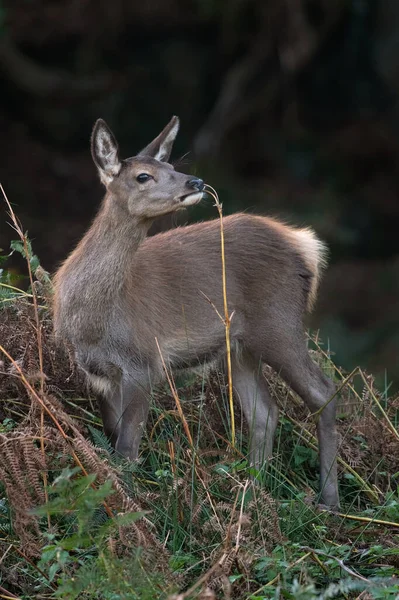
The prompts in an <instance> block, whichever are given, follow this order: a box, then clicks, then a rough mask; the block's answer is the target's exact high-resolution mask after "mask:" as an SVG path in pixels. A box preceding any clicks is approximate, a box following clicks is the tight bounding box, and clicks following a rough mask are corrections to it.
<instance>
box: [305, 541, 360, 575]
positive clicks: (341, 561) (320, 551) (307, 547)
mask: <svg viewBox="0 0 399 600" xmlns="http://www.w3.org/2000/svg"><path fill="white" fill-rule="evenodd" d="M302 549H303V550H308V551H309V552H310V553H311V554H319V555H320V556H326V557H327V558H331V559H332V560H335V561H336V562H337V563H338V564H339V566H340V567H341V569H343V570H344V571H346V572H347V573H349V575H352V577H356V579H361V580H362V581H366V582H367V583H369V580H368V579H366V577H363V575H359V573H357V572H356V571H354V570H353V569H351V568H350V567H347V566H346V564H345V563H344V561H343V560H341V559H340V558H338V557H337V556H334V555H333V554H328V553H327V552H324V551H323V550H314V549H313V548H309V546H302Z"/></svg>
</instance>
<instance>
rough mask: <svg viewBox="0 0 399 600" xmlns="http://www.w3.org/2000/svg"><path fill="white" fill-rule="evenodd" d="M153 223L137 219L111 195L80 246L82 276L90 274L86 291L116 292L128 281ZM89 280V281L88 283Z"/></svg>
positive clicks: (104, 294)
mask: <svg viewBox="0 0 399 600" xmlns="http://www.w3.org/2000/svg"><path fill="white" fill-rule="evenodd" d="M150 225H151V222H142V221H138V220H135V219H134V217H132V216H131V215H130V214H129V213H128V212H127V210H126V209H125V208H124V207H121V206H119V205H118V203H117V202H116V201H115V200H114V199H113V198H112V197H111V196H110V195H107V196H106V197H105V199H104V202H103V205H102V207H101V209H100V212H99V214H98V215H97V217H96V218H95V220H94V222H93V225H92V226H91V228H90V229H89V231H88V232H87V234H86V236H85V237H84V239H83V240H82V243H81V244H80V247H78V249H77V250H78V256H79V262H80V265H79V266H80V267H81V273H84V276H83V278H82V279H86V276H88V277H89V280H88V281H87V284H88V285H86V294H90V293H93V294H95V295H96V294H101V296H102V297H103V298H104V296H106V295H107V294H112V296H113V297H114V298H115V294H116V293H117V292H118V290H120V289H121V288H122V286H123V284H124V281H125V279H126V276H127V275H128V273H129V266H130V265H131V263H132V259H133V256H134V254H135V252H136V251H137V248H138V247H139V245H140V244H141V242H142V241H143V240H144V239H145V237H146V235H147V232H148V229H149V226H150ZM85 283H86V282H85Z"/></svg>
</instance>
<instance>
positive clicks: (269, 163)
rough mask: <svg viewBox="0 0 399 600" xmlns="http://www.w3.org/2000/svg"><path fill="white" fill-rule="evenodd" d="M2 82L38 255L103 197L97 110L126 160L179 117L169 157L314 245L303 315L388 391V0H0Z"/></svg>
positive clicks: (391, 279)
mask: <svg viewBox="0 0 399 600" xmlns="http://www.w3.org/2000/svg"><path fill="white" fill-rule="evenodd" d="M0 86H1V87H0V90H1V94H0V131H1V161H0V168H1V173H0V175H1V182H2V183H3V185H4V187H5V190H6V192H7V194H8V196H9V199H10V201H11V202H12V203H13V205H14V207H15V210H16V212H17V214H18V216H19V218H20V220H21V221H22V223H23V226H24V228H25V229H27V230H28V232H29V236H30V237H31V239H32V240H33V247H34V250H35V252H36V253H37V254H38V255H39V256H40V259H41V262H42V264H43V266H44V267H45V268H47V269H48V270H50V271H52V270H54V269H55V267H56V266H57V264H59V262H60V260H62V258H64V257H65V256H66V254H67V253H68V252H69V251H70V250H71V248H72V246H73V245H74V244H75V243H76V242H77V241H78V240H79V238H80V237H81V236H82V234H83V232H84V231H85V229H86V228H87V226H88V224H89V222H90V220H91V219H92V218H93V215H94V214H95V211H96V209H97V207H98V204H99V202H100V199H101V195H102V193H103V192H102V189H101V186H100V183H99V182H98V179H97V174H96V171H95V168H94V166H93V164H92V162H91V157H90V153H89V146H88V140H89V136H90V131H91V128H92V125H93V122H94V121H95V119H96V118H97V117H99V116H101V117H103V118H104V119H106V120H107V121H108V123H109V124H110V125H111V127H112V129H113V130H114V132H115V134H116V136H117V138H118V140H119V143H120V146H121V150H122V155H124V156H131V155H133V154H135V153H136V152H137V151H138V150H139V149H140V148H141V147H142V146H144V145H145V144H146V143H147V142H149V141H150V140H151V139H152V138H153V137H154V136H155V135H157V134H158V133H159V131H160V130H161V129H162V127H163V126H164V125H165V124H166V123H167V122H168V120H169V119H170V117H171V116H172V115H173V114H177V115H179V116H180V118H181V132H180V134H179V136H178V140H177V142H176V144H175V152H174V157H175V158H178V157H179V156H182V155H184V154H185V153H186V152H187V151H188V150H191V152H190V153H189V154H188V156H185V158H184V160H183V162H184V163H185V164H184V168H186V169H191V172H193V173H196V174H198V175H200V176H201V177H203V178H204V179H205V180H206V181H207V182H208V183H211V184H212V185H213V186H214V187H215V188H216V189H217V190H218V191H219V195H220V198H221V200H222V202H223V205H224V212H225V213H226V214H227V213H231V212H235V211H238V210H247V211H250V212H258V213H262V214H273V215H276V216H280V217H282V218H283V219H285V220H287V221H288V222H292V223H297V224H300V225H305V224H306V225H311V226H312V227H314V229H315V230H316V231H317V232H318V234H319V235H320V236H321V237H322V238H323V239H324V240H326V241H327V242H328V244H329V246H330V248H331V257H330V268H329V270H328V272H327V273H326V275H325V278H324V281H323V284H322V287H321V293H320V300H319V302H318V305H317V308H316V311H315V313H314V315H313V317H312V320H311V325H312V327H314V328H320V330H321V337H322V338H323V340H324V342H325V343H326V345H327V344H328V345H329V346H330V347H331V349H332V350H333V351H334V352H335V353H336V361H337V363H338V364H341V365H343V366H345V367H346V368H347V369H351V368H352V367H353V366H355V365H357V364H360V365H361V366H363V367H367V368H368V369H370V370H372V371H373V372H374V373H375V374H376V375H378V379H379V382H380V384H382V385H384V382H386V383H389V382H391V381H393V382H394V385H395V387H396V388H397V387H399V360H398V359H399V310H398V308H399V236H398V229H399V180H398V173H399V171H398V160H399V144H398V139H399V138H398V133H399V1H398V0H225V1H222V0H111V1H107V2H102V1H101V0H0ZM1 210H2V217H1V223H0V246H1V247H2V248H3V249H5V250H7V249H8V246H9V242H10V240H11V239H13V238H14V237H15V233H14V232H13V231H12V230H11V229H10V228H9V227H8V226H7V216H6V211H5V207H4V206H3V208H2V209H1ZM215 216H216V212H215V209H214V208H212V207H211V204H206V205H205V206H204V207H202V209H198V210H195V211H194V212H192V213H189V214H188V215H187V216H186V219H204V218H213V217H215ZM168 225H170V223H167V222H163V223H161V224H160V225H158V227H167V226H168ZM12 268H14V269H16V270H17V269H18V268H19V266H18V264H17V262H15V263H12Z"/></svg>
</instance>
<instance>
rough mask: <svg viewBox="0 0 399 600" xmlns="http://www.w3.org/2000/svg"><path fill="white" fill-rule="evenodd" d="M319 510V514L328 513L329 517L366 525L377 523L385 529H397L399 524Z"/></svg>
mask: <svg viewBox="0 0 399 600" xmlns="http://www.w3.org/2000/svg"><path fill="white" fill-rule="evenodd" d="M320 510H321V512H328V513H329V514H330V515H335V516H336V517H342V518H343V519H349V520H351V521H360V522H361V523H367V524H372V523H377V525H386V526H387V527H395V528H398V529H399V523H395V522H394V521H384V520H383V519H373V518H372V517H357V516H355V515H348V514H345V513H340V512H335V511H331V510H324V509H322V508H321V509H320Z"/></svg>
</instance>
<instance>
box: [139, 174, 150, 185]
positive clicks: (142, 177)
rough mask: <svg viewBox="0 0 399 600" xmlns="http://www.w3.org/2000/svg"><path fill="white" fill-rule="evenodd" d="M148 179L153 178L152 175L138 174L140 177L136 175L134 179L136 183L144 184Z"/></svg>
mask: <svg viewBox="0 0 399 600" xmlns="http://www.w3.org/2000/svg"><path fill="white" fill-rule="evenodd" d="M149 179H153V177H152V175H148V173H140V175H137V177H136V181H138V182H139V183H145V182H146V181H148V180H149Z"/></svg>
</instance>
